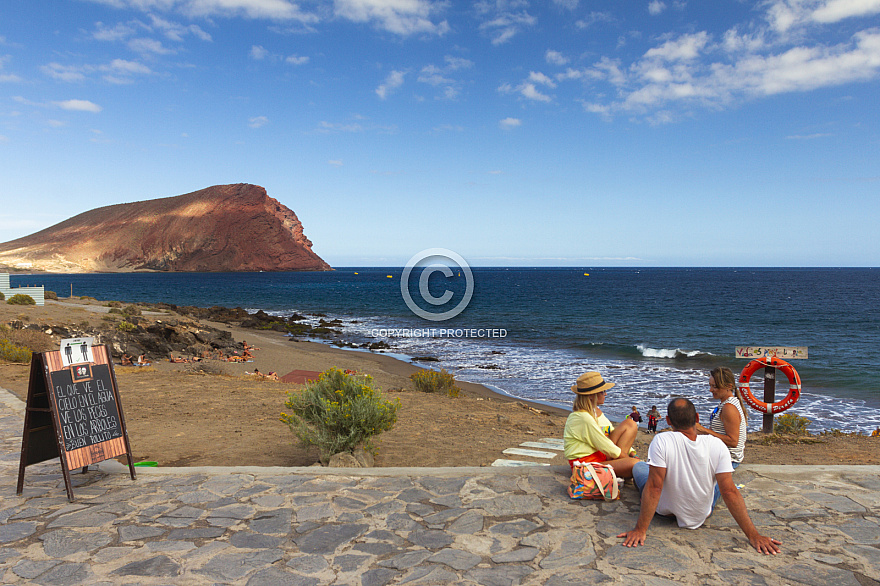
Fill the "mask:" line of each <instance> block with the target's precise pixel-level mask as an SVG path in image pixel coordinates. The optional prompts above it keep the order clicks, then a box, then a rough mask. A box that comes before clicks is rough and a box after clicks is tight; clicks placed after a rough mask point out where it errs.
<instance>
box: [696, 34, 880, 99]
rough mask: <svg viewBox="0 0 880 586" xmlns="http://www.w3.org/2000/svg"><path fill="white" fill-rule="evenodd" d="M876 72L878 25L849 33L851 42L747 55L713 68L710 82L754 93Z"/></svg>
mask: <svg viewBox="0 0 880 586" xmlns="http://www.w3.org/2000/svg"><path fill="white" fill-rule="evenodd" d="M878 72H880V29H872V30H869V31H863V32H860V33H856V34H855V35H853V43H847V44H839V45H835V46H832V47H826V46H822V45H818V46H815V47H794V48H792V49H789V50H788V51H785V52H784V53H780V54H776V55H766V56H761V55H750V56H747V57H745V58H743V59H741V60H739V61H738V62H736V63H734V64H732V65H729V66H716V67H714V68H713V72H712V75H711V77H709V80H710V82H713V85H716V86H720V87H721V88H723V89H726V90H731V91H734V90H740V91H744V92H746V93H750V94H756V95H772V94H778V93H783V92H793V91H805V90H811V89H815V88H819V87H827V86H834V85H840V84H843V83H848V82H852V81H865V80H868V79H872V78H876V77H877V75H878Z"/></svg>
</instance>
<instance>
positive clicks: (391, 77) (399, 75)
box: [376, 71, 406, 100]
mask: <svg viewBox="0 0 880 586" xmlns="http://www.w3.org/2000/svg"><path fill="white" fill-rule="evenodd" d="M405 75H406V72H405V71H392V72H391V73H389V74H388V77H386V78H385V82H384V83H382V84H381V85H379V87H377V88H376V95H377V96H379V97H380V98H381V99H383V100H384V99H385V98H387V97H388V94H389V93H391V92H393V91H394V90H395V89H397V88H399V87H400V86H402V85H403V77H404V76H405Z"/></svg>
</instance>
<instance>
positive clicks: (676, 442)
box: [618, 399, 781, 555]
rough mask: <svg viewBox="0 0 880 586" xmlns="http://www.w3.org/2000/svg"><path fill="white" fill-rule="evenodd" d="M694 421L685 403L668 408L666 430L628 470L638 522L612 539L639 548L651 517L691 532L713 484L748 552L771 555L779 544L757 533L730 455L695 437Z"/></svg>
mask: <svg viewBox="0 0 880 586" xmlns="http://www.w3.org/2000/svg"><path fill="white" fill-rule="evenodd" d="M698 419H699V417H698V415H697V410H696V409H695V408H694V404H693V403H691V402H690V401H688V400H687V399H674V400H673V401H672V402H671V403H669V407H668V410H667V417H666V422H667V423H668V424H669V425H670V426H671V427H672V431H670V432H666V433H661V434H658V435H657V436H656V437H655V438H654V440H653V441H652V442H651V445H650V447H649V448H648V463H647V464H645V463H644V462H639V463H638V464H636V466H635V467H634V468H633V479H634V480H635V482H636V486H638V488H639V490H640V491H641V493H642V504H641V510H640V511H639V520H638V522H637V523H636V526H635V529H633V530H632V531H627V532H626V533H621V534H620V535H618V537H623V538H624V542H623V545H625V546H627V547H637V546H639V545H642V544H644V543H645V536H646V534H647V532H648V526H649V525H650V524H651V519H652V518H653V517H654V513H659V514H661V515H671V516H674V517H675V519H676V521H677V522H678V526H679V527H687V528H688V529H696V528H697V527H699V526H700V525H702V524H703V522H704V521H705V520H706V518H707V517H708V516H709V515H710V514H711V513H712V508H713V507H714V506H715V503H714V502H713V501H714V499H713V496H714V491H715V482H718V486H719V488H720V489H721V497H722V498H723V499H724V502H725V504H727V509H728V510H729V511H730V514H731V515H732V516H733V518H734V520H736V522H737V524H738V525H739V527H740V529H742V530H743V533H745V534H746V537H748V539H749V543H751V544H752V547H754V548H755V549H756V550H758V551H759V552H761V553H765V554H767V553H770V554H773V555H776V554H777V553H778V552H779V546H780V545H781V542H780V541H777V540H775V539H773V538H770V537H764V536H763V535H761V534H759V533H758V530H757V529H755V526H754V524H752V520H751V519H750V518H749V513H748V511H746V503H745V501H744V500H743V498H742V495H741V494H740V493H739V491H738V490H737V489H736V486H735V485H734V484H733V477H732V472H733V467H732V466H731V464H730V451H729V450H728V449H727V446H725V445H724V443H723V442H722V441H721V440H719V439H718V438H716V437H713V436H711V435H697V430H696V424H697V420H698ZM646 468H647V473H646V470H645V469H646Z"/></svg>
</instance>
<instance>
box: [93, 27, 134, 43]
mask: <svg viewBox="0 0 880 586" xmlns="http://www.w3.org/2000/svg"><path fill="white" fill-rule="evenodd" d="M95 28H96V29H97V30H96V31H95V32H93V33H92V38H93V39H95V40H96V41H109V42H116V41H124V40H125V39H127V38H129V37H131V36H134V35H135V34H136V33H137V29H136V28H135V27H134V26H132V25H130V24H123V23H118V24H116V25H115V26H113V27H112V28H111V27H107V26H105V25H104V23H103V22H96V23H95Z"/></svg>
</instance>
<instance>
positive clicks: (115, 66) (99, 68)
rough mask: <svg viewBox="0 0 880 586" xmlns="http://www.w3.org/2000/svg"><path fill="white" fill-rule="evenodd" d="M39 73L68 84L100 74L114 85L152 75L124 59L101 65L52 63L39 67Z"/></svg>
mask: <svg viewBox="0 0 880 586" xmlns="http://www.w3.org/2000/svg"><path fill="white" fill-rule="evenodd" d="M40 71H42V72H43V73H44V74H46V75H48V76H49V77H51V78H53V79H56V80H58V81H64V82H68V83H76V82H82V81H85V80H86V79H88V76H89V75H91V74H93V73H101V74H103V77H104V80H105V81H107V82H109V83H114V84H123V83H131V82H132V81H134V79H133V76H136V75H150V74H152V73H153V72H152V70H151V69H150V68H149V67H147V66H146V65H144V64H143V63H138V62H137V61H128V60H125V59H114V60H113V61H111V62H110V63H107V64H103V65H88V64H86V65H61V64H60V63H54V62H53V63H49V64H48V65H43V66H42V67H40Z"/></svg>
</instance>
